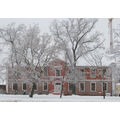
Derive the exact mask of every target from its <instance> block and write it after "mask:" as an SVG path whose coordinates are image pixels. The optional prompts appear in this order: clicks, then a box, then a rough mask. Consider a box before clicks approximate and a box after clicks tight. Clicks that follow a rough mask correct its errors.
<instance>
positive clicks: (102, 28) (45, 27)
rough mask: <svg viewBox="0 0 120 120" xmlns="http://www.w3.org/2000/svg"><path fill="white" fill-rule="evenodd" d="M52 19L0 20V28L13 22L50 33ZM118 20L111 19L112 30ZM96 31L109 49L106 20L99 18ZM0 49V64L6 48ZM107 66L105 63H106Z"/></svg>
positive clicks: (1, 46)
mask: <svg viewBox="0 0 120 120" xmlns="http://www.w3.org/2000/svg"><path fill="white" fill-rule="evenodd" d="M53 20H54V19H53V18H8V19H7V18H1V19H0V27H4V26H6V25H7V24H9V23H12V22H15V23H17V24H26V25H30V24H33V23H35V24H36V23H38V24H39V25H40V29H41V32H48V33H49V32H50V31H49V26H50V24H51V23H52V21H53ZM119 21H120V19H113V29H114V28H117V26H118V23H119ZM95 29H96V30H98V31H99V32H101V33H103V38H104V39H105V47H106V49H109V36H108V35H109V32H108V18H100V19H98V22H97V24H96V28H95ZM0 48H2V49H3V48H4V49H3V53H1V56H2V57H1V58H0V62H2V61H3V59H4V60H5V59H6V56H7V55H6V54H4V53H6V52H7V46H4V47H3V45H2V44H0ZM106 64H107V63H106Z"/></svg>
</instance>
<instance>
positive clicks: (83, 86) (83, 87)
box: [79, 83, 85, 92]
mask: <svg viewBox="0 0 120 120" xmlns="http://www.w3.org/2000/svg"><path fill="white" fill-rule="evenodd" d="M79 91H80V92H83V91H85V83H79Z"/></svg>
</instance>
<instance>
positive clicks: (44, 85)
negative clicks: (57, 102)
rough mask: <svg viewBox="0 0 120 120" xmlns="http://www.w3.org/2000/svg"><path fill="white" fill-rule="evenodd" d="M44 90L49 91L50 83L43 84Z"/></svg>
mask: <svg viewBox="0 0 120 120" xmlns="http://www.w3.org/2000/svg"><path fill="white" fill-rule="evenodd" d="M43 90H44V91H47V90H48V83H47V82H44V84H43Z"/></svg>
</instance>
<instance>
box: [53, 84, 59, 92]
mask: <svg viewBox="0 0 120 120" xmlns="http://www.w3.org/2000/svg"><path fill="white" fill-rule="evenodd" d="M54 92H56V93H60V92H61V83H55V85H54Z"/></svg>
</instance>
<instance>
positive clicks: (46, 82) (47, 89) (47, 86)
mask: <svg viewBox="0 0 120 120" xmlns="http://www.w3.org/2000/svg"><path fill="white" fill-rule="evenodd" d="M45 83H47V90H44V84H45ZM42 90H43V91H48V82H43V83H42Z"/></svg>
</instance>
